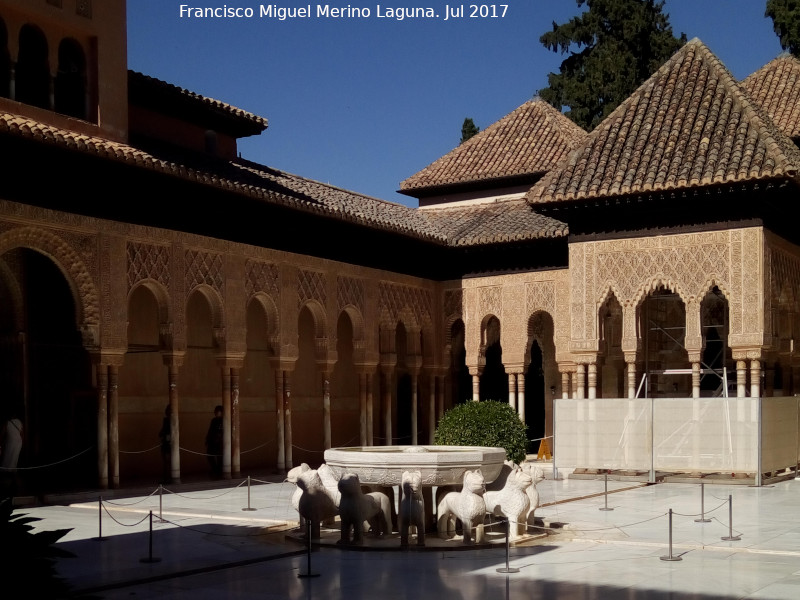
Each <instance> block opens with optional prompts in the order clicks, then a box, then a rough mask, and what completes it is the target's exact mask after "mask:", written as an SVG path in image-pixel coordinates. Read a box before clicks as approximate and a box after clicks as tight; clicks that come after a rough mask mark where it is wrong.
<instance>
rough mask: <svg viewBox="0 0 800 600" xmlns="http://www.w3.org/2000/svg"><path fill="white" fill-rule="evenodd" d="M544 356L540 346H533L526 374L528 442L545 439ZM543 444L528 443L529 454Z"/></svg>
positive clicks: (536, 450)
mask: <svg viewBox="0 0 800 600" xmlns="http://www.w3.org/2000/svg"><path fill="white" fill-rule="evenodd" d="M544 399H545V382H544V356H543V355H542V349H541V348H540V347H539V344H538V343H537V342H536V341H534V342H533V343H532V344H531V362H530V363H529V364H528V370H527V371H526V372H525V424H526V425H527V426H528V440H532V439H533V440H538V438H541V437H544V419H545V407H544ZM540 443H541V442H539V441H536V442H530V441H529V442H528V454H535V453H536V452H538V451H539V444H540Z"/></svg>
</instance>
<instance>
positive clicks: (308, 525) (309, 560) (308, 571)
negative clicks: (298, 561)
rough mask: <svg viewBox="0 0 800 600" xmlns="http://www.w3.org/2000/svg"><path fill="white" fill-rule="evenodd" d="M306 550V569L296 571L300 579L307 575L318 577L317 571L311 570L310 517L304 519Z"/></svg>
mask: <svg viewBox="0 0 800 600" xmlns="http://www.w3.org/2000/svg"><path fill="white" fill-rule="evenodd" d="M306 551H307V554H308V570H307V571H306V572H305V573H298V574H297V576H298V577H299V578H300V579H306V578H308V577H319V573H312V572H311V519H306Z"/></svg>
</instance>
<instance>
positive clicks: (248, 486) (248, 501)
mask: <svg viewBox="0 0 800 600" xmlns="http://www.w3.org/2000/svg"><path fill="white" fill-rule="evenodd" d="M242 510H255V508H250V475H248V476H247V508H243V509H242Z"/></svg>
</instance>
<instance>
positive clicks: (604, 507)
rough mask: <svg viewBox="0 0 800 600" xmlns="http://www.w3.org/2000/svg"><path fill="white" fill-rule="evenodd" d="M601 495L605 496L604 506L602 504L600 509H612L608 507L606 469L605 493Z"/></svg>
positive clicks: (606, 476) (606, 477)
mask: <svg viewBox="0 0 800 600" xmlns="http://www.w3.org/2000/svg"><path fill="white" fill-rule="evenodd" d="M603 497H604V498H605V506H603V508H601V509H600V510H614V509H613V508H608V470H606V474H605V493H604V494H603Z"/></svg>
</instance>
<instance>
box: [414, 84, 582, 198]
mask: <svg viewBox="0 0 800 600" xmlns="http://www.w3.org/2000/svg"><path fill="white" fill-rule="evenodd" d="M585 137H586V132H585V131H584V130H583V129H581V128H580V127H578V126H577V125H576V124H575V123H573V122H572V121H570V120H569V119H567V118H566V117H565V116H564V115H562V114H561V113H560V112H558V111H557V110H556V109H555V108H553V107H552V106H550V105H549V104H547V103H546V102H544V101H543V100H538V99H537V100H531V101H529V102H526V103H525V104H523V105H522V106H520V107H519V108H517V109H516V110H514V111H513V112H511V113H510V114H508V115H506V116H505V117H503V118H502V119H500V120H499V121H497V122H496V123H494V124H492V125H490V126H489V127H487V128H486V129H484V130H483V131H481V132H480V133H478V134H477V135H475V136H474V137H472V138H470V139H469V140H467V141H466V142H464V143H463V144H461V145H460V146H458V147H457V148H455V149H454V150H452V151H451V152H450V153H448V154H446V155H445V156H443V157H442V158H440V159H439V160H437V161H435V162H434V163H432V164H430V165H428V166H427V167H425V168H424V169H423V170H422V171H420V172H419V173H417V174H415V175H412V176H411V177H409V178H408V179H406V180H405V181H403V182H402V183H401V184H400V190H401V191H402V192H413V191H418V190H423V189H426V188H436V187H441V186H446V185H452V184H456V183H466V182H472V181H484V180H492V179H500V178H505V177H512V176H519V175H534V174H540V173H544V172H546V171H548V170H550V169H552V168H553V167H554V166H555V165H556V164H557V163H558V161H560V160H561V159H562V158H564V157H565V156H566V155H567V154H568V153H569V151H570V150H572V149H573V148H575V147H576V146H577V145H578V144H579V143H580V142H581V141H582V140H583V139H584V138H585Z"/></svg>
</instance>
